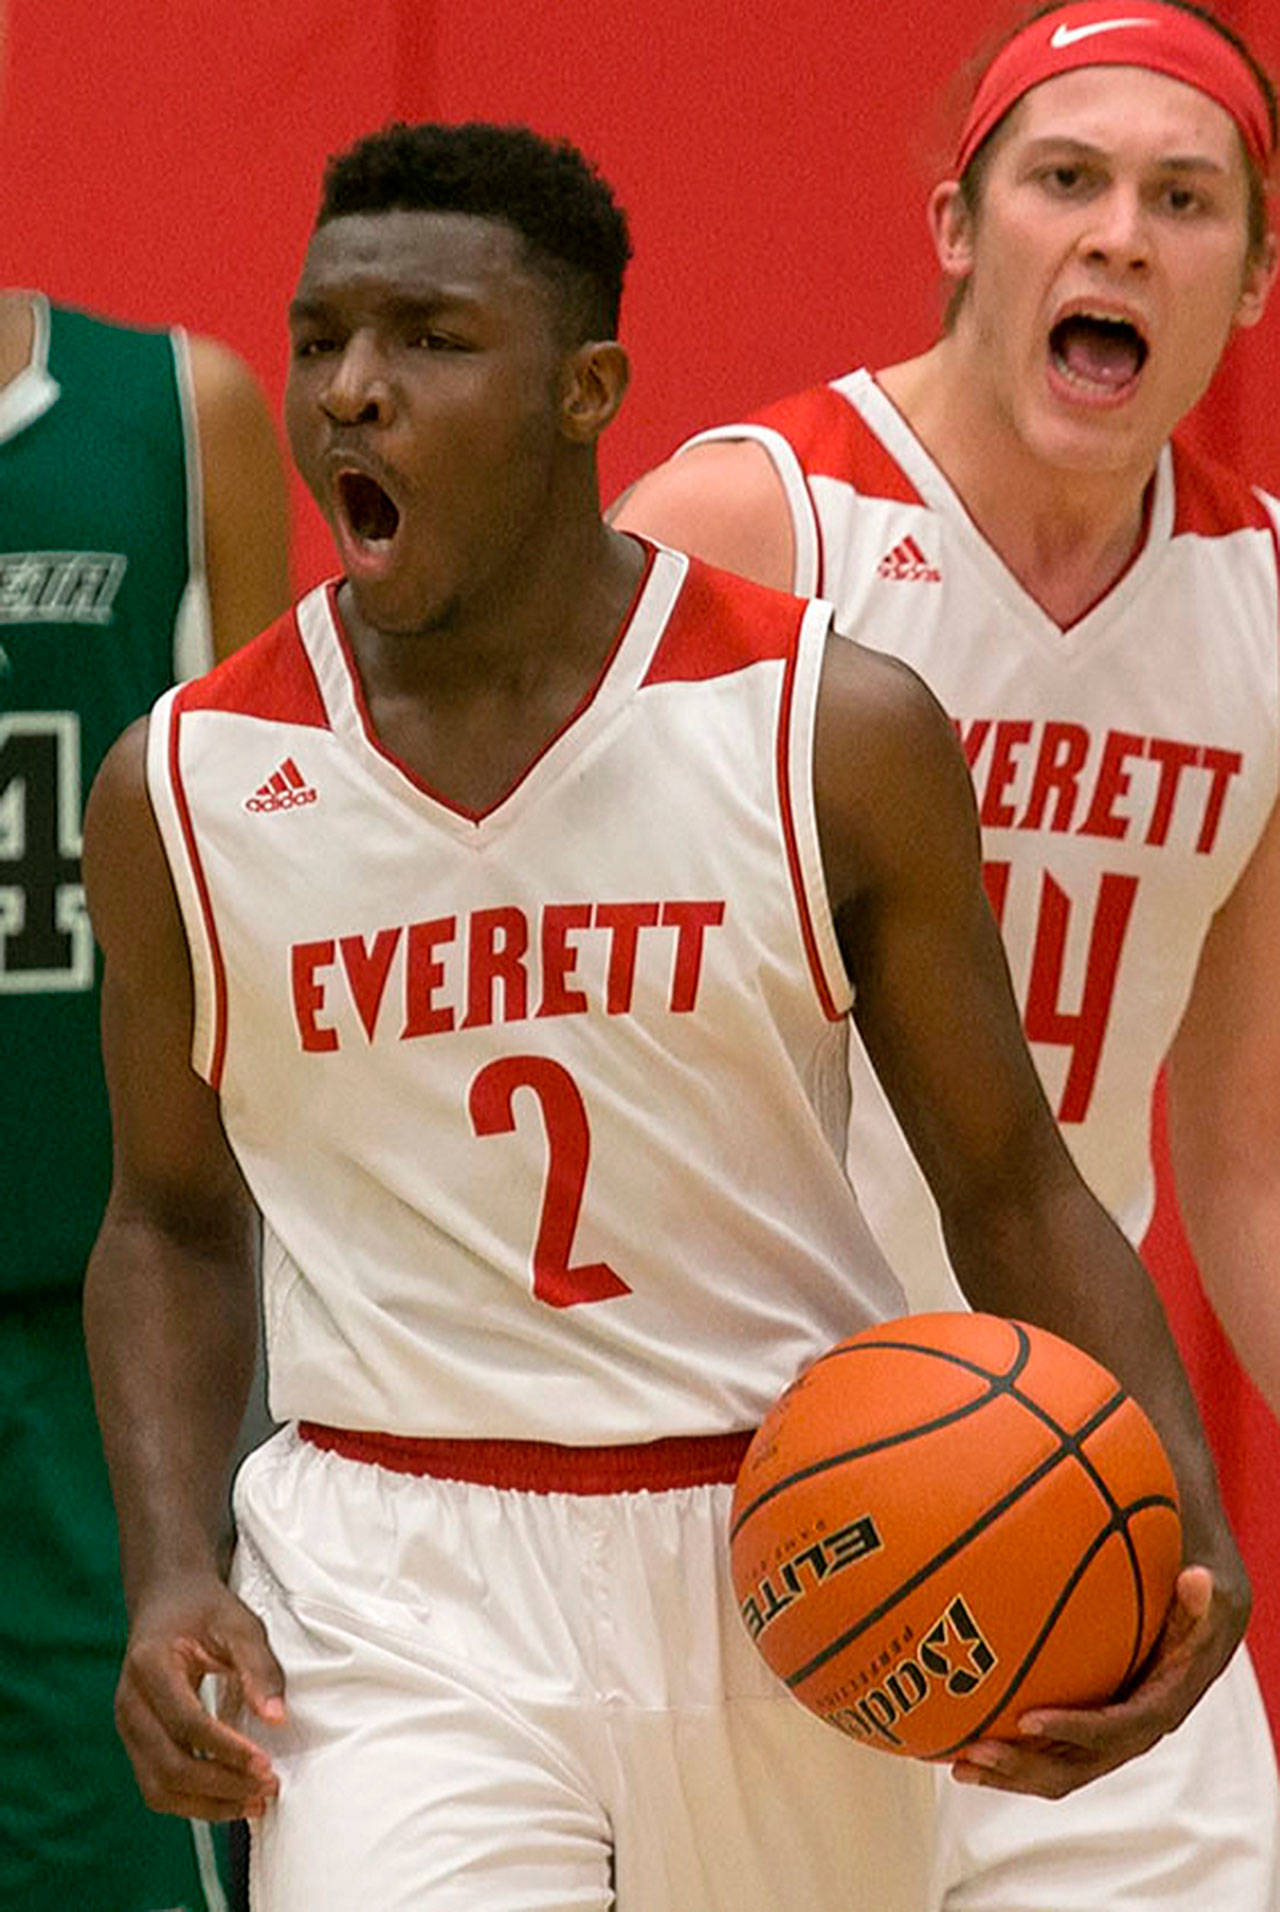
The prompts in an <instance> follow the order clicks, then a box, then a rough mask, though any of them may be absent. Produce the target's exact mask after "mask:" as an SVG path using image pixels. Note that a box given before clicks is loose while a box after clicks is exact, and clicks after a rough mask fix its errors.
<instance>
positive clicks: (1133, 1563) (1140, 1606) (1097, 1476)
mask: <svg viewBox="0 0 1280 1912" xmlns="http://www.w3.org/2000/svg"><path fill="white" fill-rule="evenodd" d="M1014 1394H1015V1395H1016V1397H1017V1399H1018V1400H1020V1401H1021V1402H1022V1404H1023V1406H1024V1407H1026V1408H1029V1409H1030V1410H1031V1411H1032V1412H1033V1413H1034V1414H1036V1415H1037V1416H1038V1417H1039V1419H1040V1420H1042V1421H1043V1422H1044V1423H1045V1425H1046V1426H1047V1427H1051V1428H1052V1429H1053V1430H1054V1432H1055V1433H1056V1434H1057V1435H1058V1436H1059V1437H1060V1438H1062V1439H1065V1440H1066V1441H1067V1442H1068V1444H1069V1445H1070V1446H1071V1447H1072V1449H1073V1450H1074V1452H1075V1457H1076V1459H1077V1460H1078V1461H1079V1463H1080V1465H1081V1467H1082V1468H1083V1469H1084V1471H1085V1473H1086V1474H1087V1475H1088V1476H1089V1478H1090V1480H1091V1481H1092V1482H1093V1484H1094V1486H1095V1487H1096V1488H1097V1490H1098V1492H1099V1493H1100V1494H1101V1496H1102V1498H1103V1500H1104V1501H1105V1502H1106V1504H1107V1506H1108V1507H1110V1509H1111V1512H1112V1517H1113V1519H1114V1521H1115V1522H1116V1529H1115V1530H1116V1532H1117V1533H1119V1534H1120V1536H1121V1538H1122V1539H1123V1541H1124V1548H1125V1552H1126V1554H1127V1555H1128V1557H1129V1573H1130V1576H1131V1578H1132V1580H1133V1598H1134V1611H1135V1623H1134V1634H1133V1645H1132V1646H1131V1647H1130V1649H1129V1658H1128V1661H1127V1663H1126V1666H1125V1673H1124V1678H1125V1679H1126V1680H1127V1679H1128V1677H1129V1675H1130V1673H1131V1672H1132V1671H1133V1666H1134V1661H1135V1660H1136V1659H1137V1655H1138V1648H1139V1647H1140V1646H1141V1645H1142V1631H1143V1628H1144V1626H1145V1625H1146V1588H1145V1586H1144V1585H1143V1580H1142V1563H1141V1562H1140V1561H1139V1559H1138V1550H1137V1548H1136V1546H1135V1545H1134V1542H1133V1536H1132V1534H1131V1533H1130V1532H1129V1521H1128V1513H1127V1511H1126V1510H1125V1509H1123V1508H1122V1507H1121V1506H1120V1503H1119V1501H1118V1500H1117V1499H1116V1496H1115V1494H1114V1493H1113V1492H1112V1490H1111V1487H1110V1486H1109V1484H1108V1483H1107V1481H1106V1479H1105V1478H1104V1476H1103V1475H1102V1474H1101V1473H1100V1472H1099V1470H1098V1468H1097V1467H1096V1466H1095V1465H1094V1463H1093V1461H1092V1460H1091V1459H1090V1457H1089V1456H1088V1454H1086V1453H1085V1452H1084V1442H1085V1441H1087V1440H1088V1439H1089V1437H1090V1435H1092V1434H1096V1433H1097V1431H1098V1429H1099V1428H1100V1427H1101V1426H1102V1425H1103V1424H1104V1422H1106V1421H1108V1420H1110V1418H1111V1416H1112V1415H1113V1414H1115V1413H1117V1412H1118V1411H1119V1409H1120V1408H1121V1407H1122V1406H1123V1405H1124V1403H1125V1401H1126V1400H1128V1399H1129V1398H1130V1397H1129V1396H1128V1395H1126V1393H1125V1391H1124V1389H1123V1388H1117V1391H1116V1393H1115V1394H1113V1395H1112V1397H1111V1399H1110V1400H1109V1401H1104V1402H1103V1403H1102V1405H1101V1406H1100V1407H1098V1408H1096V1409H1095V1410H1094V1412H1093V1414H1092V1415H1091V1416H1090V1418H1089V1419H1088V1420H1087V1421H1085V1422H1084V1424H1083V1426H1081V1427H1080V1428H1078V1429H1077V1431H1076V1433H1075V1434H1074V1435H1068V1434H1066V1431H1065V1429H1064V1428H1063V1427H1062V1426H1061V1424H1060V1423H1059V1422H1058V1421H1056V1420H1055V1419H1054V1417H1053V1415H1052V1414H1050V1413H1048V1412H1047V1410H1046V1409H1044V1408H1042V1407H1041V1406H1040V1404H1039V1403H1038V1402H1037V1401H1035V1400H1033V1399H1032V1398H1031V1397H1030V1396H1029V1395H1023V1394H1020V1393H1018V1390H1017V1389H1016V1388H1015V1389H1014Z"/></svg>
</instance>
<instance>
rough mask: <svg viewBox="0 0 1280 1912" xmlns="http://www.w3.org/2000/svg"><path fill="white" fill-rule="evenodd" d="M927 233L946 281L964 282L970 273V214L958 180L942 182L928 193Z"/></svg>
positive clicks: (971, 233)
mask: <svg viewBox="0 0 1280 1912" xmlns="http://www.w3.org/2000/svg"><path fill="white" fill-rule="evenodd" d="M929 233H930V236H931V237H932V239H933V249H934V251H935V252H936V253H937V255H938V264H939V265H940V266H941V267H942V270H943V271H944V272H945V273H946V275H947V277H948V278H949V279H964V278H967V277H968V275H969V273H970V272H971V271H972V270H973V214H972V212H971V211H970V210H969V205H968V201H967V200H966V199H965V196H964V194H963V193H962V192H961V190H960V185H959V181H958V180H954V179H944V180H943V181H942V183H941V185H938V186H935V187H934V189H933V191H932V192H931V193H930V195H929Z"/></svg>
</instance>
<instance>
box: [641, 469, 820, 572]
mask: <svg viewBox="0 0 1280 1912" xmlns="http://www.w3.org/2000/svg"><path fill="white" fill-rule="evenodd" d="M608 517H609V521H610V523H611V524H613V525H614V526H615V528H616V529H617V530H619V531H641V532H644V533H645V534H646V535H647V536H648V537H651V538H657V539H658V540H659V542H660V543H662V544H669V545H671V546H673V547H674V549H675V550H677V551H691V552H692V553H693V555H694V556H695V557H698V558H705V559H706V561H707V563H708V564H717V565H719V566H720V567H721V569H722V570H725V571H736V572H738V574H739V575H740V576H741V577H744V578H754V579H755V581H756V583H757V584H769V585H772V586H773V587H774V588H775V589H776V590H779V591H789V590H790V589H791V588H792V579H793V578H794V575H795V540H794V537H793V534H792V530H791V514H790V512H789V510H788V508H787V499H786V493H785V492H784V491H783V489H782V481H781V479H780V478H779V477H778V474H777V472H776V471H775V470H774V468H773V461H772V460H771V459H770V457H769V454H768V452H767V451H765V449H764V447H763V446H762V445H758V444H757V443H756V442H755V441H754V439H750V438H740V439H732V440H725V441H721V440H719V439H716V440H713V441H712V442H711V443H710V444H706V445H693V446H691V447H690V449H689V450H688V451H685V452H681V453H680V455H679V457H678V458H671V459H669V460H668V461H667V463H666V464H665V465H659V466H657V468H656V469H655V470H653V471H651V472H649V473H647V474H646V476H645V477H643V478H641V479H638V480H637V482H636V483H635V484H634V485H632V486H631V488H630V490H629V491H626V492H624V493H623V495H622V497H621V498H619V499H618V500H617V502H616V503H615V504H614V505H612V506H611V507H610V510H609V512H608Z"/></svg>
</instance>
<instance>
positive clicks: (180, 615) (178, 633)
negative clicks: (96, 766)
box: [169, 325, 214, 683]
mask: <svg viewBox="0 0 1280 1912" xmlns="http://www.w3.org/2000/svg"><path fill="white" fill-rule="evenodd" d="M169 343H170V346H171V348H172V351H173V379H174V386H175V388H176V391H177V395H178V417H179V420H180V423H181V428H182V469H183V475H184V479H185V484H186V519H187V581H186V584H185V585H184V586H183V590H182V597H181V599H180V600H179V603H178V612H177V616H176V617H175V619H174V624H173V675H174V678H175V679H176V680H177V682H179V683H181V682H182V681H183V680H184V679H185V678H188V677H200V676H202V675H203V674H204V672H205V671H207V670H209V669H210V668H211V667H212V664H213V661H214V650H213V608H212V605H211V603H210V600H209V578H208V572H207V569H206V564H205V546H204V474H203V472H202V471H201V468H200V421H199V416H198V414H197V411H196V387H195V379H194V377H193V375H192V371H191V346H190V341H189V339H188V337H187V334H186V332H185V331H184V330H183V328H182V327H181V326H180V325H175V326H174V327H173V328H172V329H171V331H170V333H169Z"/></svg>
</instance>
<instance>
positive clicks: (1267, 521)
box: [1170, 433, 1280, 538]
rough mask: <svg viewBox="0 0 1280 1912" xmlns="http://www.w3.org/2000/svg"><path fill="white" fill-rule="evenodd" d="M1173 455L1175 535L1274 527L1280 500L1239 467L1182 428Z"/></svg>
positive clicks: (1279, 519) (1221, 534)
mask: <svg viewBox="0 0 1280 1912" xmlns="http://www.w3.org/2000/svg"><path fill="white" fill-rule="evenodd" d="M1170 453H1171V456H1172V460H1173V484H1174V517H1173V531H1174V536H1175V537H1176V536H1179V535H1190V536H1200V537H1206V538H1214V537H1229V536H1230V535H1231V534H1232V533H1233V532H1237V531H1251V530H1255V531H1268V532H1272V533H1274V532H1275V529H1276V527H1277V524H1280V502H1278V501H1277V500H1276V499H1274V498H1271V497H1268V495H1267V494H1266V493H1265V492H1264V491H1262V490H1261V489H1260V488H1259V487H1258V486H1257V485H1254V484H1252V483H1251V482H1250V481H1249V479H1248V478H1247V477H1246V476H1245V475H1244V473H1243V472H1240V471H1238V470H1236V468H1235V467H1234V466H1232V465H1228V464H1225V463H1223V462H1222V460H1220V459H1217V458H1214V457H1212V456H1211V455H1210V454H1209V453H1207V452H1205V451H1204V450H1202V449H1201V447H1200V446H1198V445H1197V444H1195V443H1194V442H1192V441H1191V439H1190V438H1188V437H1187V436H1185V435H1184V434H1181V433H1175V434H1174V437H1173V440H1172V442H1171V445H1170Z"/></svg>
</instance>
